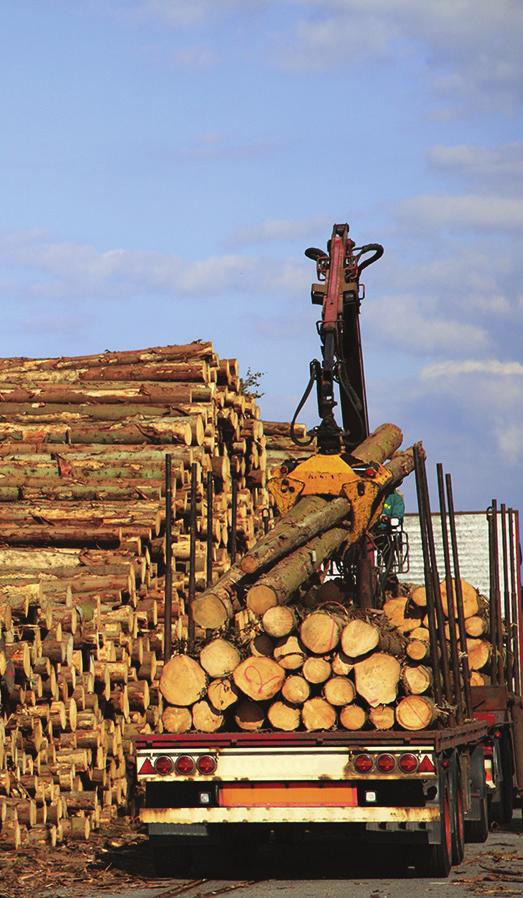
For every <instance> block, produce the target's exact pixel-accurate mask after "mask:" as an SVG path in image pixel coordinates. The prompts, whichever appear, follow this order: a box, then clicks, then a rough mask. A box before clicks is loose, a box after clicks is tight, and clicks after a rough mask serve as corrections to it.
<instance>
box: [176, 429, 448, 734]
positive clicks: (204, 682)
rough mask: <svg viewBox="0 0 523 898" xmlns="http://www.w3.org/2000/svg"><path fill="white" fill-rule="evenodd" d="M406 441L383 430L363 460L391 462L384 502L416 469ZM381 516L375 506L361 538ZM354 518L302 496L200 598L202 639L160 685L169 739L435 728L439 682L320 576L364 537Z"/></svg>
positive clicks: (341, 506)
mask: <svg viewBox="0 0 523 898" xmlns="http://www.w3.org/2000/svg"><path fill="white" fill-rule="evenodd" d="M282 439H285V438H282ZM401 439H402V437H401V432H400V431H399V429H398V428H396V427H394V426H393V425H383V427H381V428H379V429H378V431H376V433H375V434H372V435H371V436H370V437H369V438H368V439H367V440H366V441H365V443H364V444H362V445H361V446H359V447H358V448H357V449H355V450H354V456H355V457H356V458H358V459H360V460H361V461H362V462H364V463H365V464H371V463H372V462H378V463H383V462H385V461H386V459H387V458H391V457H392V458H391V461H390V462H389V463H388V464H387V465H386V468H387V469H388V472H389V480H388V481H387V483H386V485H384V487H383V494H382V495H383V498H384V496H385V495H386V493H387V492H388V491H389V490H390V489H391V487H392V486H393V484H394V483H396V482H397V481H398V480H401V479H403V477H404V476H406V475H407V474H408V473H409V472H410V471H412V468H413V457H412V450H407V451H406V452H399V447H400V444H401ZM285 448H287V447H285ZM276 451H278V450H276ZM379 507H380V505H379V502H378V503H373V504H371V503H370V504H369V516H368V518H366V519H365V522H364V523H363V524H362V522H360V527H363V530H365V529H366V528H367V527H369V526H370V525H371V524H372V522H373V520H375V516H376V515H377V513H378V512H379ZM373 515H374V517H373ZM357 519H358V518H357V515H353V512H352V510H351V505H350V503H349V501H348V500H347V499H346V498H344V497H339V498H334V499H331V500H328V499H326V498H322V497H321V496H307V497H304V498H302V499H301V500H300V501H299V503H298V504H297V505H295V506H294V508H293V509H292V510H291V511H290V512H288V513H287V515H285V517H284V518H283V519H282V520H281V521H280V522H277V523H276V525H275V527H274V528H273V530H272V531H271V532H269V533H268V534H267V535H266V536H265V537H264V538H263V539H261V540H260V541H259V542H258V544H257V545H256V546H255V547H254V548H253V549H251V550H249V551H247V553H246V554H245V555H244V556H243V558H242V559H241V560H240V562H239V563H238V564H236V565H234V566H233V567H231V569H230V570H229V571H228V573H227V574H226V575H225V576H224V577H222V578H221V579H220V580H219V581H218V583H217V584H215V585H214V586H213V587H212V588H210V589H208V590H206V591H204V592H203V593H202V594H201V595H200V596H199V597H198V598H197V600H196V602H195V604H194V618H195V621H196V623H197V624H198V626H199V627H200V633H201V634H202V639H201V640H200V643H199V644H198V645H197V646H196V647H195V648H196V650H195V651H194V652H193V654H192V656H191V655H190V654H188V653H186V652H185V653H179V654H176V655H175V656H174V657H173V658H171V660H170V661H168V662H167V664H166V665H165V667H164V669H163V671H162V676H161V679H160V689H161V691H162V694H163V696H164V698H165V700H166V702H167V703H168V705H167V707H166V708H165V710H164V712H163V724H164V727H165V729H167V730H168V731H170V732H174V733H181V732H186V731H188V730H190V729H191V728H194V729H196V730H200V731H203V732H214V731H216V730H220V729H228V728H231V727H232V728H238V729H240V730H260V729H263V728H265V727H268V728H274V729H280V730H297V729H298V728H301V729H305V730H321V729H332V728H334V727H336V726H339V727H341V728H345V729H349V730H359V729H361V728H362V727H364V726H373V727H375V728H378V729H389V728H390V727H392V726H395V725H399V726H402V727H404V728H406V729H422V728H424V727H427V726H430V725H431V724H432V723H433V722H434V721H435V720H437V718H438V717H439V715H440V713H441V709H438V708H437V707H436V705H435V703H434V701H433V700H432V698H431V696H430V690H431V684H432V676H431V671H430V669H429V667H428V666H427V665H426V664H424V665H421V664H419V663H418V662H417V661H416V660H414V659H411V658H410V657H409V655H408V654H407V652H406V647H407V640H406V639H405V637H404V636H403V634H402V633H401V632H400V631H399V629H398V628H397V627H396V626H394V625H393V624H391V623H390V621H389V620H388V617H387V614H386V613H385V611H368V612H362V611H360V610H357V609H355V608H354V606H353V604H352V600H351V596H349V595H347V594H346V591H345V590H344V588H343V584H342V582H341V581H340V580H325V579H324V577H323V574H324V573H325V570H326V562H328V561H329V560H330V559H331V558H332V557H333V556H334V555H336V554H337V553H340V552H342V553H343V552H344V551H345V550H346V549H347V547H348V546H350V545H351V544H354V543H355V542H356V540H357V539H358V538H359V536H360V535H361V533H362V532H363V530H362V529H358V527H357ZM322 572H323V573H322ZM418 623H420V621H418Z"/></svg>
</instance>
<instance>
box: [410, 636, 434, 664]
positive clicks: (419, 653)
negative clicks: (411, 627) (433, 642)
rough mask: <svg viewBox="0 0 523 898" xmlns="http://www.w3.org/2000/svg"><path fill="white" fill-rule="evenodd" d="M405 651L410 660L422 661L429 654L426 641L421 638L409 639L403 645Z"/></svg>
mask: <svg viewBox="0 0 523 898" xmlns="http://www.w3.org/2000/svg"><path fill="white" fill-rule="evenodd" d="M405 652H406V654H407V656H408V657H409V658H410V659H411V660H412V661H423V659H424V658H426V657H427V656H428V654H429V645H428V641H427V640H423V639H409V640H408V641H407V645H406V647H405Z"/></svg>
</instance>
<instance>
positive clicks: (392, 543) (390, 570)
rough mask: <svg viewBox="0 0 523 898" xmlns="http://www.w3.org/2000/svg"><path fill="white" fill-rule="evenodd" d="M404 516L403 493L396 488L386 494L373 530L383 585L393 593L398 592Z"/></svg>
mask: <svg viewBox="0 0 523 898" xmlns="http://www.w3.org/2000/svg"><path fill="white" fill-rule="evenodd" d="M404 517H405V502H404V501H403V496H402V495H401V493H400V492H398V490H397V489H395V490H393V491H392V492H391V493H389V494H388V495H387V496H386V498H385V502H384V503H383V508H382V510H381V515H380V518H379V521H378V522H377V524H376V525H375V526H374V530H373V532H374V545H375V547H376V549H377V551H378V559H380V556H381V561H378V567H379V568H380V570H381V576H382V581H383V587H384V589H386V590H388V591H389V592H390V593H391V594H392V595H397V594H398V585H399V584H398V578H397V576H396V574H395V573H394V566H395V565H398V564H399V563H400V558H399V553H400V551H401V543H400V544H399V545H398V536H397V534H399V533H400V532H401V530H402V527H403V518H404Z"/></svg>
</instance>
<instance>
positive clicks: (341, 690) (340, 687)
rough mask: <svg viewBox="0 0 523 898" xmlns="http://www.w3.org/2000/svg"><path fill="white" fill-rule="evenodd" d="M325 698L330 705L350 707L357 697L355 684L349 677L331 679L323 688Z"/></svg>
mask: <svg viewBox="0 0 523 898" xmlns="http://www.w3.org/2000/svg"><path fill="white" fill-rule="evenodd" d="M322 692H323V697H324V699H325V700H326V701H328V703H329V705H334V706H335V707H340V706H342V705H349V704H350V703H351V702H353V701H354V699H355V697H356V689H355V688H354V683H353V682H352V680H349V679H348V677H331V679H330V680H327V682H326V683H325V684H324V686H323V690H322Z"/></svg>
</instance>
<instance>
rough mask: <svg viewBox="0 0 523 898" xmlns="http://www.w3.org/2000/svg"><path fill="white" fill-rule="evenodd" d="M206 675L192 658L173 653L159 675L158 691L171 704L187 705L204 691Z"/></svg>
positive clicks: (193, 701)
mask: <svg viewBox="0 0 523 898" xmlns="http://www.w3.org/2000/svg"><path fill="white" fill-rule="evenodd" d="M206 686H207V675H206V673H205V671H204V670H203V668H202V667H201V666H200V665H199V664H198V662H197V661H195V660H194V658H190V657H189V655H174V656H173V657H172V658H171V659H170V660H169V661H168V662H167V664H166V665H165V667H164V668H163V671H162V675H161V677H160V691H161V693H162V695H163V697H164V698H165V699H166V700H167V701H168V702H169V703H170V704H173V705H181V706H182V707H189V706H190V705H193V704H194V703H195V702H197V701H198V699H199V698H200V697H201V696H202V695H203V694H204V693H205V691H206Z"/></svg>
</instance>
